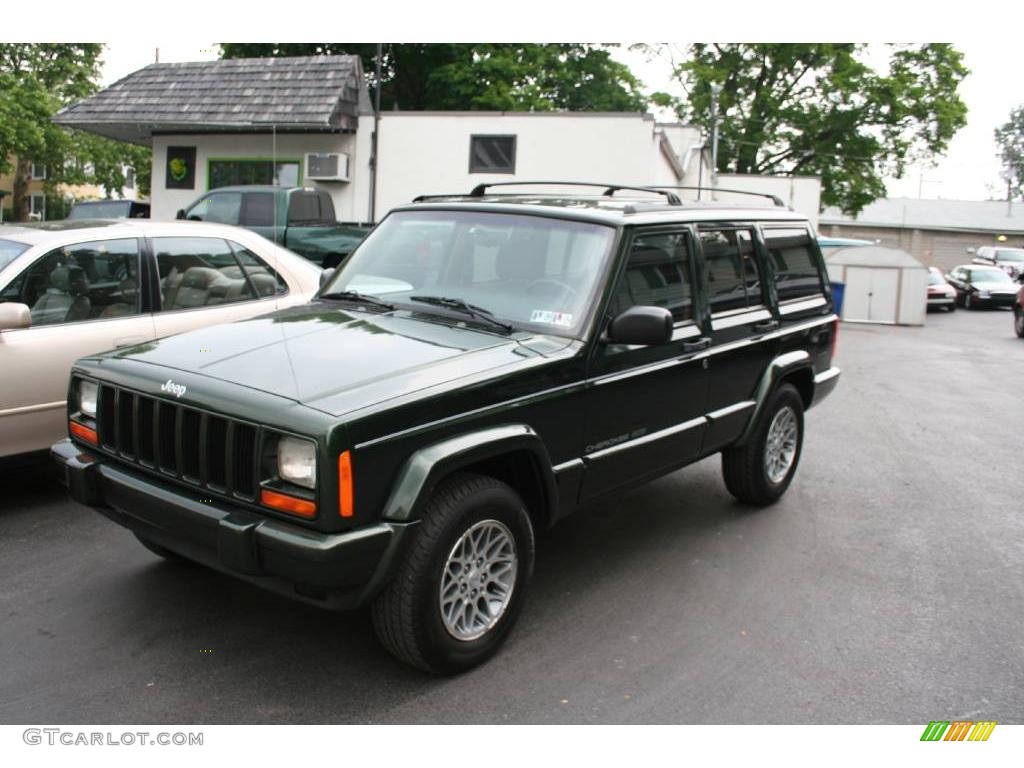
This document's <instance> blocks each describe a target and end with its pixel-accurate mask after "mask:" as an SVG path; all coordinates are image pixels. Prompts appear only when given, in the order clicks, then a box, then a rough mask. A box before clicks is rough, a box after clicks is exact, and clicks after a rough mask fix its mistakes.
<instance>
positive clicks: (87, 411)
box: [78, 381, 99, 419]
mask: <svg viewBox="0 0 1024 768" xmlns="http://www.w3.org/2000/svg"><path fill="white" fill-rule="evenodd" d="M98 393H99V386H98V385H97V384H96V382H95V381H79V382H78V410H79V411H81V412H82V413H83V414H84V415H86V416H88V417H89V418H92V419H95V418H96V396H97V394H98Z"/></svg>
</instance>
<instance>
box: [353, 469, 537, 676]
mask: <svg viewBox="0 0 1024 768" xmlns="http://www.w3.org/2000/svg"><path fill="white" fill-rule="evenodd" d="M411 535H412V536H413V540H412V542H411V544H410V546H409V549H408V551H407V553H406V555H405V558H404V560H403V562H402V563H401V565H400V566H399V567H398V568H397V570H396V573H395V575H394V578H393V579H392V580H391V582H390V583H389V584H388V586H387V587H386V588H385V589H384V591H383V592H382V593H381V594H380V596H379V597H378V598H377V599H376V601H375V602H374V603H373V608H372V615H373V626H374V629H375V630H376V632H377V637H378V638H379V639H380V641H381V643H382V644H383V645H384V647H385V648H387V649H388V651H390V652H391V653H392V654H393V655H394V656H396V657H398V658H399V659H401V660H402V661H404V662H406V663H408V664H411V665H413V666H415V667H419V668H420V669H423V670H426V671H428V672H435V673H438V674H453V673H456V672H461V671H463V670H466V669H470V668H471V667H474V666H476V665H478V664H481V663H483V662H484V661H486V660H487V659H488V658H490V657H491V656H492V655H494V653H495V652H497V650H498V648H499V647H500V646H501V644H502V643H503V642H504V641H505V638H506V637H507V636H508V634H509V632H510V631H511V630H512V627H513V625H514V624H515V622H516V619H517V618H518V616H519V612H520V610H522V607H523V600H524V597H525V591H526V584H527V581H528V580H529V577H530V573H531V572H532V570H533V556H534V539H533V527H532V525H531V523H530V516H529V514H528V513H527V511H526V506H525V505H524V504H523V501H522V499H521V498H520V497H519V495H518V494H517V493H516V492H515V491H514V490H513V489H512V488H510V487H509V486H508V485H506V484H505V483H503V482H501V481H499V480H496V479H494V478H492V477H485V476H482V475H473V474H458V475H454V476H452V477H450V478H448V479H447V480H445V481H444V482H443V483H442V484H441V485H440V486H439V487H438V489H437V491H436V492H435V493H434V495H433V496H432V497H431V499H430V501H429V502H428V503H427V507H426V509H425V510H424V513H423V519H422V522H420V524H419V526H418V527H417V528H416V529H415V530H414V531H413V532H412V534H411Z"/></svg>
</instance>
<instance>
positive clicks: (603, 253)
mask: <svg viewBox="0 0 1024 768" xmlns="http://www.w3.org/2000/svg"><path fill="white" fill-rule="evenodd" d="M614 236H615V230H614V229H613V228H611V227H605V226H601V225H598V224H587V223H583V222H577V221H566V220H561V219H551V218H543V217H539V216H521V215H518V214H504V213H483V212H478V211H400V212H398V213H395V214H392V215H391V216H389V217H387V218H386V219H385V220H384V221H383V222H382V223H381V224H380V226H378V227H377V228H376V229H375V230H374V231H373V232H372V233H371V234H370V235H369V236H368V237H367V239H366V240H365V241H364V242H363V244H362V245H360V246H359V248H358V249H357V250H356V251H355V253H353V254H352V256H351V258H350V259H349V260H348V261H347V262H346V263H345V265H344V266H343V267H342V268H341V270H340V271H339V274H338V275H337V276H336V277H335V278H334V279H333V280H332V281H331V283H330V284H329V285H328V286H327V287H326V288H324V290H323V291H322V292H321V293H323V294H331V293H334V294H337V293H340V292H342V291H354V292H357V293H361V294H368V295H371V296H377V297H381V298H385V299H387V301H388V302H390V303H392V304H395V305H405V308H410V307H414V308H416V309H417V310H419V311H438V310H437V309H436V308H434V309H432V307H437V306H438V304H437V303H433V304H428V303H427V302H424V301H422V299H423V298H424V297H428V298H429V297H444V298H445V299H461V300H463V301H465V302H468V303H469V304H472V305H474V306H475V307H478V308H480V309H483V310H486V311H487V312H489V313H493V315H494V317H496V318H497V319H499V320H502V321H504V322H506V323H512V324H514V325H515V326H517V327H519V326H525V327H527V328H530V329H532V330H537V331H540V332H542V333H553V334H556V335H565V336H574V335H578V334H579V333H580V330H581V328H582V325H583V322H584V320H585V317H584V316H585V314H586V312H587V308H588V307H589V306H591V304H592V301H591V298H592V295H593V294H594V292H595V290H596V287H597V282H598V278H599V276H600V274H601V272H602V270H603V268H604V265H605V264H606V263H607V261H608V257H609V254H610V252H611V245H612V241H613V239H614ZM413 297H417V298H418V299H419V300H415V299H414V298H413ZM407 302H408V304H407V305H406V303H407ZM442 311H447V310H442Z"/></svg>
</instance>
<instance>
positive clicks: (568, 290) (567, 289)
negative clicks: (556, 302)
mask: <svg viewBox="0 0 1024 768" xmlns="http://www.w3.org/2000/svg"><path fill="white" fill-rule="evenodd" d="M544 285H547V286H554V287H555V288H557V289H558V293H557V294H555V295H556V296H557V297H558V298H559V299H561V298H562V297H563V296H564V297H565V298H566V299H575V298H576V289H575V288H573V287H572V286H571V285H569V284H567V283H563V282H562V281H561V280H555V279H554V278H553V277H542V278H540V279H539V280H534V281H533V282H532V283H530V284H529V285H528V286H526V292H527V293H537V291H536V290H535V289H536V288H538V287H539V286H544Z"/></svg>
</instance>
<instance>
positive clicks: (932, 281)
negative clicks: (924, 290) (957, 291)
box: [928, 272, 946, 285]
mask: <svg viewBox="0 0 1024 768" xmlns="http://www.w3.org/2000/svg"><path fill="white" fill-rule="evenodd" d="M945 283H946V280H945V278H943V276H942V275H941V274H940V273H938V272H929V273H928V285H945Z"/></svg>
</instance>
